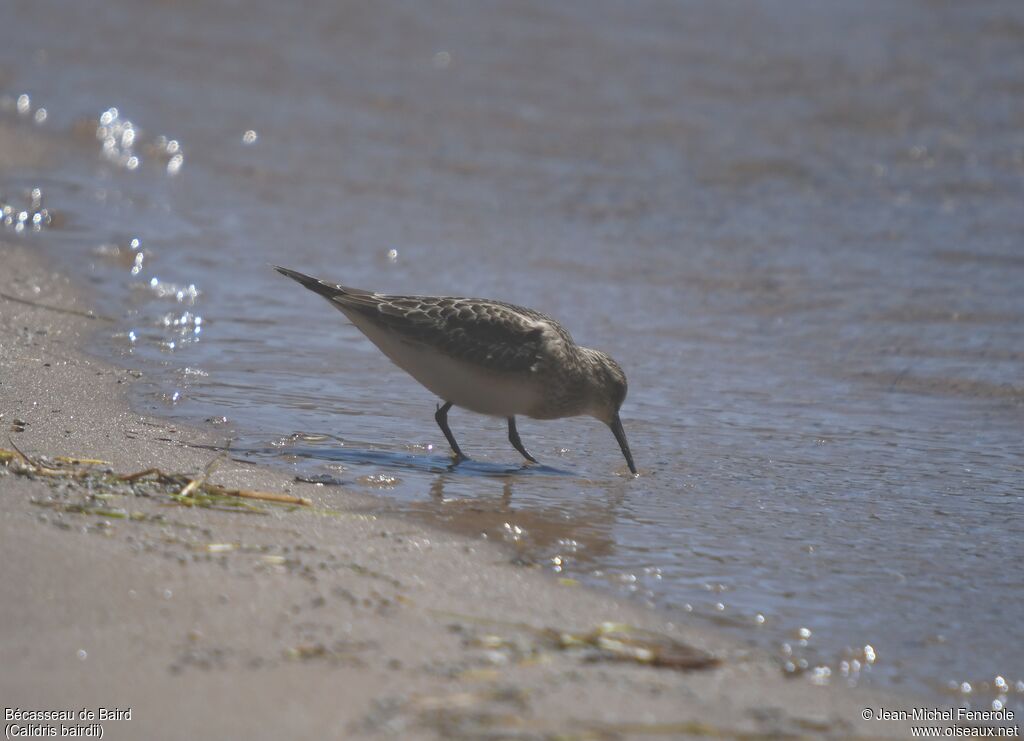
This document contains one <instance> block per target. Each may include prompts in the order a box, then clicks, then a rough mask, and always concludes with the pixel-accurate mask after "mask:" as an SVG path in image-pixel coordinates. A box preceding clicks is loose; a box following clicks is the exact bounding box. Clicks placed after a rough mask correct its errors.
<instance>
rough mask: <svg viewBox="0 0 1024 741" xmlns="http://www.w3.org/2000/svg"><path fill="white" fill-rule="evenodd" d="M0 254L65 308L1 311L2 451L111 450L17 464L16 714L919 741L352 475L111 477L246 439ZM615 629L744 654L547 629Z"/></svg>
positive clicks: (460, 732) (255, 729)
mask: <svg viewBox="0 0 1024 741" xmlns="http://www.w3.org/2000/svg"><path fill="white" fill-rule="evenodd" d="M0 260H2V265H3V268H4V269H3V271H2V272H0V291H2V292H3V293H4V294H6V295H8V296H11V297H17V298H21V299H24V300H26V301H30V302H39V303H43V304H46V305H47V306H48V307H51V308H40V307H37V306H33V305H30V304H26V303H19V302H16V301H12V300H9V299H3V300H0V414H2V417H0V425H2V427H3V431H4V434H3V440H2V444H0V448H11V447H12V444H13V445H16V446H17V448H19V449H20V450H21V451H24V452H25V453H26V454H27V455H28V456H29V457H30V458H31V459H33V460H37V462H38V457H39V456H47V457H48V458H49V459H50V460H55V459H56V457H57V456H69V457H88V458H95V459H101V460H104V461H107V462H108V463H107V464H102V465H98V466H96V467H95V469H96V471H97V473H96V474H95V475H92V476H90V477H87V478H85V479H82V480H75V479H71V478H68V477H55V476H45V475H35V476H26V475H16V474H15V473H13V472H11V471H10V470H7V471H5V472H4V473H3V474H0V492H2V496H0V551H2V552H0V563H3V578H2V579H0V626H2V628H0V666H2V667H3V671H2V675H0V695H2V697H3V704H4V705H5V707H10V708H15V707H20V708H22V709H25V710H61V709H73V710H75V711H76V712H78V711H80V710H81V709H82V708H87V709H92V710H93V711H94V712H98V709H99V708H106V709H114V708H117V709H120V710H125V709H129V708H130V709H131V719H130V720H129V719H127V718H123V717H122V718H121V719H115V720H105V721H103V723H102V725H103V727H104V733H105V738H110V739H118V738H151V739H160V738H176V739H177V738H189V737H192V738H213V737H220V738H237V737H241V736H242V735H243V734H244V735H245V736H248V737H251V738H330V737H333V738H339V737H348V736H354V735H360V734H368V735H372V734H385V735H386V734H397V735H401V736H402V737H425V738H432V737H438V736H442V737H448V736H463V737H492V736H493V737H497V736H502V734H504V733H506V732H508V733H510V734H513V735H515V734H522V735H523V736H525V737H530V738H532V737H548V736H551V735H555V734H569V735H572V734H581V735H583V736H586V735H587V734H594V735H593V736H587V737H599V738H605V737H609V738H618V737H632V736H635V735H647V734H651V733H653V734H655V736H658V735H668V736H678V735H684V736H685V735H691V736H695V737H700V736H714V737H717V736H720V735H725V736H732V735H743V734H754V735H755V736H757V737H760V736H761V735H764V736H766V737H776V736H780V735H782V736H790V735H792V736H797V737H820V736H827V735H835V736H841V737H847V736H851V735H865V736H872V737H878V736H886V735H891V736H895V737H903V736H905V735H906V725H907V724H905V723H897V722H887V721H881V722H880V721H871V722H864V721H862V720H861V713H862V711H863V709H864V708H866V707H871V708H877V707H880V706H885V707H909V705H908V704H907V703H906V702H900V701H897V700H895V699H894V698H892V697H891V696H887V695H884V694H882V693H877V692H870V691H865V690H863V689H848V688H844V687H836V686H824V687H818V686H814V685H813V684H811V683H810V682H809V681H808V680H807V679H806V678H795V679H794V678H786V676H785V675H784V673H783V672H782V671H781V670H780V668H779V667H778V665H777V664H776V663H775V662H774V661H772V660H771V659H769V658H768V657H765V656H761V655H759V654H758V653H757V652H755V651H751V650H750V649H748V648H747V647H744V646H741V645H737V644H736V643H734V642H731V641H730V640H727V639H724V638H722V637H720V636H718V635H716V634H714V633H713V632H710V631H706V630H703V629H696V628H692V627H688V626H686V625H680V624H678V623H672V622H670V621H669V620H668V619H667V618H666V616H665V615H662V614H659V613H657V612H655V611H648V610H646V609H643V608H641V607H638V606H635V605H632V604H629V603H628V602H625V601H622V600H619V599H617V598H614V597H612V596H609V595H607V594H602V593H598V592H595V591H590V590H588V589H585V588H582V587H580V586H575V585H572V584H565V583H562V582H560V581H559V580H557V579H556V578H554V577H553V576H551V575H549V574H545V573H542V572H540V571H538V570H535V569H529V568H523V567H521V566H516V565H515V564H514V563H513V561H514V559H511V558H510V554H509V553H507V552H505V551H503V550H502V548H501V547H500V546H496V545H492V544H489V543H483V542H480V541H477V540H472V539H465V538H462V537H459V536H457V535H452V534H449V533H443V532H437V531H432V530H428V529H423V528H421V527H420V526H418V525H416V524H411V523H410V522H409V521H407V520H402V519H400V518H397V517H395V516H392V515H381V514H378V512H379V511H380V508H379V507H377V506H376V505H375V504H374V501H373V500H371V499H368V498H366V497H362V496H358V495H355V494H350V493H348V492H346V491H344V490H341V489H339V488H336V487H334V488H330V489H326V488H322V487H317V486H315V485H311V484H302V483H297V482H294V481H291V480H289V479H288V478H287V477H286V476H285V475H283V474H281V473H278V472H275V471H268V470H266V469H262V468H258V467H254V466H251V465H247V464H244V463H240V462H236V461H233V460H231V459H230V458H227V459H225V460H223V461H222V462H221V464H220V465H219V466H218V468H217V469H216V470H215V471H214V472H213V473H212V475H211V481H213V482H215V483H218V484H222V485H224V486H229V487H243V488H252V489H262V490H269V491H274V492H288V493H290V494H292V495H296V496H300V497H305V498H308V499H309V500H310V501H311V502H312V506H311V507H296V508H288V507H280V506H276V505H264V504H263V503H259V502H246V504H247V505H248V506H259V507H260V509H261V512H264V513H256V512H252V511H231V508H230V507H228V506H223V503H222V502H217V501H214V502H209V503H210V504H213V505H214V506H212V507H201V506H186V505H185V504H184V503H182V502H180V501H176V500H175V499H173V498H172V496H170V494H173V493H174V492H173V491H170V492H168V491H167V490H162V489H160V487H158V486H156V485H155V484H153V485H149V488H146V486H141V488H140V487H135V488H132V487H130V486H128V485H120V486H118V485H113V484H111V483H110V480H109V475H108V474H103V473H102V471H103V470H111V471H113V472H116V473H124V472H133V471H139V470H143V469H146V468H150V467H158V468H160V469H162V470H164V471H168V472H170V471H174V472H181V473H187V474H191V475H193V476H194V475H196V474H198V473H200V472H202V471H203V470H204V468H205V467H206V466H207V465H208V463H209V461H210V460H211V459H212V458H214V457H216V455H217V454H216V452H215V450H214V449H215V448H217V447H218V446H221V445H223V444H224V443H225V440H224V439H222V438H219V437H218V435H217V434H216V432H215V431H207V430H201V429H186V428H183V427H181V426H180V425H175V424H171V423H168V422H165V421H161V420H159V419H151V418H147V417H141V416H139V415H138V414H135V413H133V412H132V411H131V409H130V408H129V407H128V405H127V403H126V401H125V394H124V390H125V388H126V386H127V384H130V383H132V382H133V381H134V377H133V375H132V374H130V373H128V372H126V371H124V370H121V369H118V368H117V367H115V366H113V365H110V364H107V363H104V362H101V361H99V360H97V359H95V358H92V357H89V356H88V355H86V354H84V353H83V352H82V351H81V350H80V349H79V348H80V347H81V346H82V345H83V343H84V342H86V341H87V339H88V337H89V336H90V333H92V332H94V331H95V330H96V325H97V322H99V321H102V320H96V319H88V318H85V317H83V316H80V315H77V314H70V313H65V312H63V311H60V310H62V309H63V310H72V311H77V312H84V311H88V306H87V305H86V303H85V302H84V301H83V299H82V298H81V296H80V295H78V294H77V293H76V291H75V289H74V287H73V286H72V285H71V284H70V283H69V281H68V280H67V279H66V278H64V277H62V276H59V275H56V274H54V273H52V272H50V271H49V270H48V269H47V268H46V267H45V265H44V263H43V262H42V261H41V260H40V259H39V258H38V257H37V256H35V255H33V254H31V253H29V252H28V251H27V250H25V249H23V248H15V247H12V246H10V245H0ZM8 438H9V440H8ZM15 463H17V461H15ZM19 465H21V466H22V467H24V464H23V462H21V463H20V464H19ZM608 622H611V623H623V624H628V625H630V626H634V627H635V628H640V629H645V630H650V631H655V632H656V633H658V634H660V635H662V636H665V637H668V638H671V639H674V640H676V641H678V642H680V643H681V644H683V645H685V646H689V647H693V648H694V649H697V650H699V651H707V652H710V653H711V654H713V655H714V656H715V657H716V658H717V659H718V660H720V662H721V663H720V665H719V666H717V667H715V668H709V669H701V670H694V671H687V672H683V671H676V670H673V669H671V668H656V667H652V666H647V665H644V664H640V663H635V662H630V661H616V660H613V659H611V658H610V656H608V655H606V654H604V653H603V652H602V651H601V650H600V649H599V648H597V647H595V646H593V645H590V646H587V645H584V646H580V647H569V648H566V647H565V646H563V645H560V639H559V638H557V637H555V636H554V635H551V634H546V633H544V632H543V629H545V628H553V629H555V630H557V631H558V632H560V633H566V634H575V635H576V636H577V637H584V638H585V637H587V636H588V635H589V636H590V637H594V635H595V634H593V633H592V631H594V630H595V628H598V626H600V625H601V624H602V623H608ZM567 642H569V643H571V641H566V640H564V639H561V643H563V644H564V643H567ZM662 646H663V647H664V643H663V642H662ZM46 723H50V724H52V722H50V721H44V723H43V724H44V725H45V724H46ZM75 723H78V724H80V725H81V724H83V722H82V721H79V720H76V721H75ZM517 737H519V736H518V735H517Z"/></svg>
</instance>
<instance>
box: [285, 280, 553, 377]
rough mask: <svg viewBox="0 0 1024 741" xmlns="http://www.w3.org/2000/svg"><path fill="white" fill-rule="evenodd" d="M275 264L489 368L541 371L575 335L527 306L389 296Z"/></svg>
mask: <svg viewBox="0 0 1024 741" xmlns="http://www.w3.org/2000/svg"><path fill="white" fill-rule="evenodd" d="M274 267H275V269H276V270H277V271H278V272H280V273H281V274H282V275H286V276H288V277H289V278H291V279H293V280H295V281H298V282H299V283H301V284H302V285H304V286H305V287H306V288H308V289H309V290H311V291H314V292H315V293H318V294H320V295H321V296H323V297H324V298H326V299H327V300H328V301H330V302H331V303H332V304H334V305H335V306H336V307H337V308H339V309H342V310H344V311H345V312H346V313H349V312H352V313H355V314H358V315H360V316H362V317H364V318H365V319H367V320H368V321H370V322H373V323H374V324H376V325H378V326H381V327H385V328H387V329H388V330H390V331H392V332H394V333H395V334H396V335H398V336H399V337H401V338H402V339H403V340H404V341H406V342H414V343H420V344H424V345H429V346H431V347H435V348H437V349H438V350H439V351H441V352H444V353H446V354H448V355H449V356H451V357H454V358H459V359H460V360H465V361H468V362H472V363H475V364H477V365H481V366H484V367H486V368H492V369H494V370H498V371H524V370H535V369H538V368H539V367H541V366H540V364H541V363H542V362H543V360H544V358H545V357H547V356H548V355H549V354H550V353H551V352H552V350H553V347H554V346H557V345H571V344H572V337H570V336H569V333H568V332H567V331H566V330H565V329H564V328H563V327H562V326H561V325H560V324H559V323H558V322H556V321H555V320H554V319H552V318H551V317H549V316H546V315H544V314H541V313H540V312H539V311H533V310H532V309H526V308H523V307H521V306H514V305H512V304H506V303H502V302H501V301H490V300H486V299H472V298H450V297H444V296H389V295H386V294H380V293H373V292H371V291H364V290H362V289H359V288H348V287H346V286H342V285H338V284H336V283H328V282H326V281H322V280H320V279H318V278H314V277H312V276H309V275H305V274H304V273H300V272H298V271H296V270H289V269H288V268H282V267H278V266H274Z"/></svg>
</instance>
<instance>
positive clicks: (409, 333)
mask: <svg viewBox="0 0 1024 741" xmlns="http://www.w3.org/2000/svg"><path fill="white" fill-rule="evenodd" d="M276 269H277V270H278V271H279V272H280V273H282V274H283V275H286V276H288V277H289V278H292V279H293V280H296V281H298V282H299V283H301V284H302V285H304V286H305V287H306V288H309V289H310V290H312V291H314V292H316V293H318V294H320V295H321V296H323V297H324V298H326V299H327V300H328V301H329V302H331V304H332V305H334V307H335V308H337V309H338V310H340V311H341V312H343V313H344V314H345V315H346V316H347V317H348V318H349V319H350V320H351V321H352V323H353V324H355V325H356V326H357V327H358V328H359V329H360V330H362V332H363V333H364V334H366V336H367V337H368V338H369V339H370V340H371V341H372V342H374V344H376V345H377V346H378V347H379V348H380V349H381V350H382V351H383V352H384V353H385V354H386V355H387V356H388V357H389V358H390V359H391V360H392V361H393V362H394V363H395V364H396V365H398V366H399V367H400V368H402V369H403V370H405V371H406V372H407V373H409V374H410V375H411V376H413V378H415V379H416V380H417V381H419V382H420V383H422V384H423V385H424V386H426V387H427V388H428V389H430V390H431V391H433V392H434V393H436V394H437V395H438V396H440V397H441V398H442V399H444V400H445V402H447V403H446V404H445V406H444V407H443V408H442V409H441V410H439V411H438V414H437V422H438V424H439V425H440V426H441V429H442V431H443V432H444V433H445V437H446V438H447V439H448V442H449V443H450V444H451V446H452V449H453V450H454V451H455V452H456V454H457V455H458V456H459V457H464V456H463V454H462V451H461V450H460V449H459V446H458V444H457V443H456V442H455V438H454V437H453V436H452V435H451V432H450V430H449V429H448V424H447V411H448V409H449V408H450V407H451V406H452V405H453V404H454V405H456V406H461V407H465V408H467V409H470V410H472V411H476V412H479V413H481V414H489V415H492V416H502V417H506V418H507V420H508V423H509V440H510V441H511V442H512V444H513V445H514V446H515V447H516V449H517V450H518V451H519V452H520V453H522V454H523V456H524V457H526V458H527V459H529V460H531V461H532V460H534V459H533V457H532V456H531V455H530V454H529V453H527V452H526V450H525V449H524V448H523V447H522V443H521V442H520V440H519V435H518V433H517V432H516V428H515V415H516V414H524V415H527V416H529V417H534V418H537V419H557V418H561V417H571V416H576V415H580V414H589V415H591V416H594V417H597V418H598V419H600V420H602V421H603V422H605V423H606V424H608V425H609V426H610V427H611V428H612V431H613V432H614V433H615V437H616V439H617V440H618V441H619V445H620V447H621V448H622V451H623V454H624V455H625V457H626V461H627V463H628V464H629V468H630V471H632V472H633V473H636V468H635V467H634V465H633V460H632V456H631V454H630V452H629V446H628V445H627V444H626V438H625V433H624V432H623V431H622V424H621V422H620V421H619V414H618V412H619V407H620V406H621V405H622V402H623V400H624V399H625V397H626V388H627V386H626V376H625V374H624V373H623V372H622V369H621V368H620V367H619V365H618V364H617V363H616V362H615V361H614V360H612V359H611V358H610V357H609V356H608V355H606V354H605V353H603V352H600V351H598V350H591V349H590V348H586V347H580V346H579V345H577V344H576V343H575V342H574V341H573V339H572V336H571V335H570V334H569V332H568V331H566V329H565V328H564V327H562V325H560V324H559V323H558V322H556V321H555V320H554V319H552V318H551V317H549V316H547V315H545V314H542V313H540V312H538V311H534V310H533V309H528V308H525V307H522V306H515V305H514V304H508V303H504V302H502V301H493V300H490V299H476V298H457V297H449V296H392V295H387V294H380V293H373V292H370V291H364V290H361V289H356V288H348V287H346V286H342V285H338V284H333V283H328V282H325V281H321V280H318V279H317V278H312V277H310V276H308V275H304V274H302V273H298V272H296V271H294V270H288V269H286V268H281V267H278V268H276Z"/></svg>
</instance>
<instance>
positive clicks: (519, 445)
mask: <svg viewBox="0 0 1024 741" xmlns="http://www.w3.org/2000/svg"><path fill="white" fill-rule="evenodd" d="M508 441H509V442H510V443H512V447H513V448H515V449H516V450H518V451H519V452H520V453H522V454H523V458H525V459H526V460H528V461H530V463H536V462H537V459H536V458H534V457H533V456H532V455H530V454H529V453H527V452H526V448H524V447H523V441H522V440H520V439H519V430H517V429H516V418H515V417H509V418H508Z"/></svg>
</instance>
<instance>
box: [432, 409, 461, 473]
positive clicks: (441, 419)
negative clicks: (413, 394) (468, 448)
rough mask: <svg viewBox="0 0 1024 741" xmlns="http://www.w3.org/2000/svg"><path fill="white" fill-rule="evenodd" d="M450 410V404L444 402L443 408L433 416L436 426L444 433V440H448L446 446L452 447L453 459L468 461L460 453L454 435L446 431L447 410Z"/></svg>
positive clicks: (448, 430)
mask: <svg viewBox="0 0 1024 741" xmlns="http://www.w3.org/2000/svg"><path fill="white" fill-rule="evenodd" d="M451 408H452V403H451V402H450V401H446V402H445V403H444V406H442V407H438V409H437V413H436V414H435V415H434V419H436V420H437V426H438V427H440V428H441V432H443V433H444V436H445V439H447V440H448V444H449V445H451V446H452V450H453V451H455V457H456V458H457V459H458V460H460V461H463V460H469V456H467V455H466V454H465V453H463V452H462V449H461V448H460V447H459V444H458V443H457V442H455V435H453V434H452V431H451V430H450V429H448V410H449V409H451Z"/></svg>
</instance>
